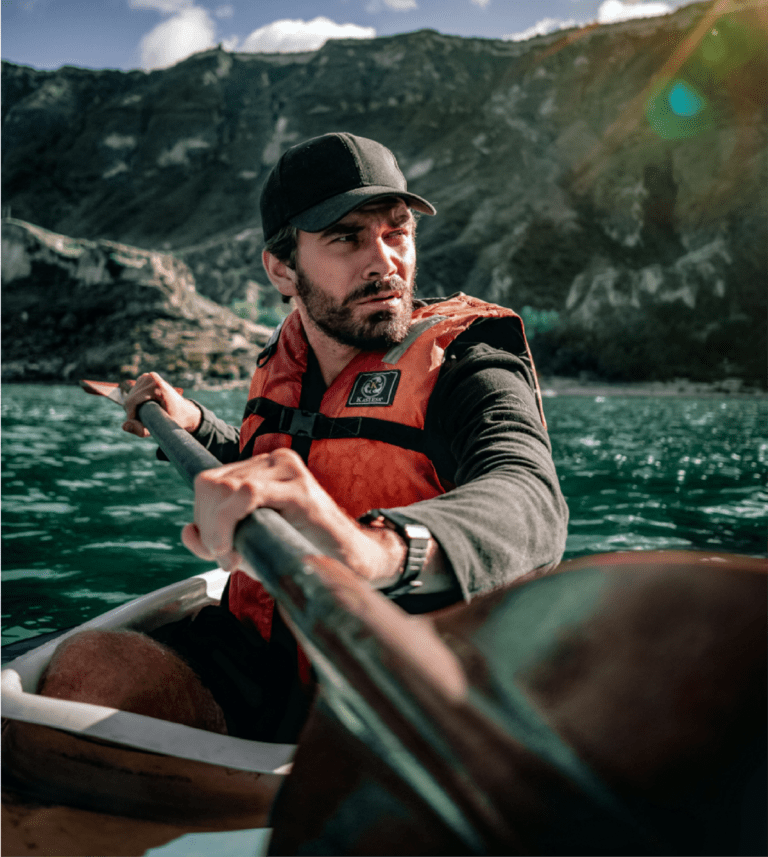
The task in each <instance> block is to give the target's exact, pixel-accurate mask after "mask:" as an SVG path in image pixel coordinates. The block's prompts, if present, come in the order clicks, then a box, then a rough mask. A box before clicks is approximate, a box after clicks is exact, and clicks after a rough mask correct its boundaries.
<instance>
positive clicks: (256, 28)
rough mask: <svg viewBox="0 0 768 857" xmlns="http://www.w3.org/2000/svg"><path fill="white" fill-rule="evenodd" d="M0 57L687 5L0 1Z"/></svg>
mask: <svg viewBox="0 0 768 857" xmlns="http://www.w3.org/2000/svg"><path fill="white" fill-rule="evenodd" d="M1 1H2V6H1V7H0V8H1V10H2V12H1V14H2V17H1V18H0V25H1V27H2V30H1V32H2V36H1V43H0V44H1V47H2V58H3V59H4V60H10V61H11V62H15V63H20V64H23V65H30V66H33V67H34V68H39V69H57V68H60V67H61V66H62V65H76V66H82V67H86V68H117V69H123V70H128V69H145V70H147V71H148V70H151V69H154V68H165V67H167V66H170V65H173V64H174V63H177V62H179V61H181V60H183V59H185V58H186V57H188V56H189V55H190V54H192V53H196V52H198V51H203V50H207V49H209V48H212V47H215V46H216V45H217V44H221V45H222V46H223V47H224V48H225V49H227V50H234V51H248V52H261V53H263V52H267V53H273V52H289V51H306V50H317V49H318V48H320V47H322V45H323V44H324V43H325V41H326V40H327V39H329V38H360V39H371V38H375V37H376V36H388V35H392V34H395V33H404V32H410V31H413V30H420V29H423V28H431V29H434V30H437V31H439V32H441V33H446V34H451V35H459V36H480V37H485V38H493V39H516V40H522V39H527V38H531V37H532V36H535V35H542V34H545V33H548V32H553V31H555V30H558V29H561V28H563V27H572V26H577V25H585V24H589V23H592V22H594V21H598V22H601V23H610V22H614V21H619V20H623V19H627V18H635V17H647V16H654V15H664V14H668V13H669V12H671V11H673V10H674V9H676V8H678V7H680V6H683V5H686V4H687V3H689V2H690V0H652V2H651V0H231V2H220V0H210V2H208V0H1Z"/></svg>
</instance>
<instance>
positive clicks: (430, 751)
mask: <svg viewBox="0 0 768 857" xmlns="http://www.w3.org/2000/svg"><path fill="white" fill-rule="evenodd" d="M138 412H139V419H140V420H141V422H142V423H143V424H144V426H145V427H146V428H147V429H148V430H149V432H150V434H151V435H152V437H153V438H154V439H155V440H156V441H157V442H158V444H159V445H160V448H161V449H162V450H163V452H164V453H165V454H166V455H167V456H168V459H169V461H171V463H172V464H173V465H174V466H175V467H176V469H177V470H178V471H179V473H180V474H181V475H182V477H183V478H184V479H185V481H186V482H187V483H188V484H189V485H193V483H194V480H195V477H196V476H197V475H198V474H199V473H201V472H202V471H203V470H208V469H211V468H213V467H219V466H221V462H219V461H218V459H217V458H216V457H215V456H214V455H212V454H211V453H210V452H209V451H208V450H206V449H205V448H204V447H203V446H202V445H201V444H200V443H198V441H196V440H195V439H194V438H193V437H192V436H191V435H190V434H189V433H188V432H186V431H185V430H184V429H182V428H181V427H180V426H179V425H177V424H176V423H175V422H174V421H173V420H172V419H171V418H170V417H169V416H168V414H167V413H166V412H165V411H164V410H163V409H162V408H161V407H160V406H159V405H158V404H157V403H156V402H152V401H149V402H145V403H144V404H143V405H141V406H140V408H139V409H138ZM234 543H235V548H236V549H237V550H238V551H239V553H240V554H241V555H242V556H243V557H244V558H245V559H246V560H247V562H248V564H249V565H250V566H251V567H252V568H253V569H254V571H255V572H256V575H257V576H258V579H259V580H260V581H261V582H262V583H263V584H264V586H265V588H266V589H267V591H268V592H269V594H270V595H271V596H272V597H273V598H275V600H276V601H277V602H278V603H279V604H280V607H281V608H282V610H283V612H284V615H285V616H286V618H287V620H288V622H289V624H290V626H291V627H292V628H293V630H294V631H295V632H296V633H297V635H298V636H299V639H300V641H301V643H302V646H303V647H304V648H305V650H306V651H307V652H308V653H309V654H310V656H311V658H312V660H313V662H314V665H315V668H316V670H317V672H318V674H319V676H320V679H321V682H322V684H323V686H324V688H325V698H326V700H327V701H328V702H329V703H330V705H331V707H332V708H333V709H334V710H335V711H336V713H337V716H340V718H341V720H342V722H344V723H345V724H346V726H347V728H349V729H351V731H352V732H353V733H354V734H356V735H357V736H358V738H360V739H361V740H363V742H364V743H365V744H366V745H367V746H368V747H369V748H370V749H371V750H373V752H374V753H376V754H377V755H378V756H379V757H380V758H381V759H382V760H383V761H384V762H385V764H386V765H387V766H388V767H390V768H392V769H393V770H394V771H396V772H397V773H398V774H399V775H400V776H401V777H402V778H403V779H404V780H405V782H407V783H409V784H410V785H411V787H412V788H414V789H415V791H416V793H417V794H420V795H421V797H422V798H423V799H424V800H425V801H426V803H427V804H428V805H429V806H430V807H431V808H432V810H433V811H434V812H436V814H437V815H438V817H440V818H441V819H442V823H443V824H445V825H446V826H447V827H448V829H450V830H452V831H453V834H454V835H455V836H456V837H457V838H458V840H459V841H460V842H462V843H463V844H464V847H465V848H466V849H467V853H476V852H478V851H482V850H483V836H482V834H480V833H479V832H478V828H477V827H476V825H478V824H479V826H480V829H482V828H484V827H485V828H488V827H490V828H494V827H496V826H498V824H499V823H502V822H501V821H500V820H499V819H497V818H496V815H495V813H494V812H493V811H492V810H491V811H490V813H489V803H488V799H487V796H486V795H485V794H484V791H483V789H481V788H477V787H476V785H475V784H472V786H471V787H467V784H468V783H472V777H471V776H470V775H469V772H468V771H467V769H466V766H465V764H464V763H463V761H462V760H461V759H460V758H459V757H458V756H457V755H456V754H455V753H454V752H452V748H451V746H450V743H449V742H447V741H446V736H445V735H443V734H441V730H440V729H439V728H438V729H436V728H435V722H434V720H435V715H436V714H437V713H438V712H437V711H429V710H428V709H429V708H432V707H433V706H434V705H437V707H438V710H442V709H443V708H445V706H446V705H447V704H448V702H449V700H457V699H458V698H460V697H463V695H464V693H465V684H464V683H465V677H464V673H463V671H462V670H461V668H460V667H459V665H458V662H457V661H456V660H455V658H454V656H453V654H452V653H451V652H450V651H449V650H448V649H447V648H446V647H445V645H444V644H443V643H442V642H441V641H440V640H439V639H438V638H437V636H436V635H435V634H434V632H432V631H431V630H429V629H428V628H427V627H426V626H424V625H414V624H413V622H412V621H411V620H409V619H408V618H406V617H405V616H404V614H403V612H402V610H400V608H398V607H396V606H395V605H394V604H392V603H391V602H390V601H388V599H386V598H384V597H383V596H382V595H380V594H379V593H377V592H375V591H373V590H371V589H370V587H369V586H368V585H367V584H366V583H364V582H363V581H361V580H360V579H359V578H357V577H356V576H355V575H354V574H353V573H352V572H351V571H349V569H346V568H345V567H344V566H342V565H340V564H339V563H338V562H336V561H334V560H331V559H329V558H327V557H324V556H322V555H320V554H319V551H318V550H317V548H316V547H315V546H314V545H313V544H312V543H311V542H310V541H309V540H308V539H306V538H305V537H304V536H303V535H301V534H300V533H299V532H298V531H297V530H295V529H294V528H293V527H292V526H291V525H290V524H289V523H288V522H287V521H285V520H284V519H283V518H282V517H281V516H280V515H279V514H278V513H277V512H275V511H274V510H273V509H257V510H256V511H255V512H253V513H252V514H251V515H250V517H248V518H246V519H245V520H244V521H242V522H241V523H240V524H239V525H238V527H237V529H236V531H235V539H234ZM392 655H394V656H395V661H394V662H393V660H392ZM398 661H399V663H400V666H399V667H397V666H396V663H397V662H398ZM401 670H405V674H409V675H411V682H409V681H408V680H405V681H404V680H403V679H404V676H405V674H404V675H403V676H401V675H399V672H400V671H401ZM414 671H415V673H416V674H417V675H420V679H419V681H420V683H421V684H422V685H423V686H427V685H428V686H430V687H432V688H433V690H434V691H436V692H437V693H436V695H435V696H434V698H432V699H430V700H429V701H428V702H427V708H426V710H425V709H424V708H423V707H422V706H423V705H424V700H419V701H417V700H416V698H414V694H413V689H412V677H413V674H414ZM409 684H410V685H411V686H410V687H409ZM353 712H354V713H353ZM415 736H418V738H416V746H417V747H418V746H420V747H421V748H422V749H421V750H416V751H415V750H414V749H413V739H414V737H415ZM446 765H447V766H448V771H449V772H450V774H452V775H455V776H457V777H458V780H459V781H460V782H461V783H462V786H461V787H460V788H459V789H458V791H457V790H456V788H455V786H454V787H453V788H446V784H445V782H444V779H445V773H446V771H445V766H446ZM489 816H490V817H489Z"/></svg>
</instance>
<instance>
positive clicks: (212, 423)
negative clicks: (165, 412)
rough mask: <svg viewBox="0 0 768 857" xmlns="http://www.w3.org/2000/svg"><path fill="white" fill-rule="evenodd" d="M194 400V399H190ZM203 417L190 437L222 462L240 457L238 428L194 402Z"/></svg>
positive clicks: (228, 462) (229, 461)
mask: <svg viewBox="0 0 768 857" xmlns="http://www.w3.org/2000/svg"><path fill="white" fill-rule="evenodd" d="M192 401H194V399H193V400H192ZM195 404H196V405H197V407H198V408H200V413H201V414H202V416H203V418H202V420H201V422H200V425H199V426H198V427H197V430H196V431H194V432H192V437H194V438H195V440H198V441H200V443H201V444H202V445H203V446H204V447H205V448H206V449H207V450H208V451H209V452H211V453H212V454H213V455H215V456H216V458H218V459H219V461H220V462H221V463H222V464H230V463H231V462H233V461H237V460H238V459H239V457H240V429H239V427H237V426H232V425H229V423H225V422H224V420H222V419H220V418H219V417H217V416H216V414H214V412H213V411H211V410H209V409H208V408H206V407H205V405H201V404H200V402H195Z"/></svg>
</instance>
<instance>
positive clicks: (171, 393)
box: [120, 372, 202, 437]
mask: <svg viewBox="0 0 768 857" xmlns="http://www.w3.org/2000/svg"><path fill="white" fill-rule="evenodd" d="M120 386H121V388H122V389H123V391H124V392H127V393H128V395H127V396H126V399H125V402H124V403H123V407H124V408H125V412H126V414H127V415H128V419H127V420H126V421H125V422H124V423H123V431H127V432H129V433H130V434H135V435H136V436H137V437H149V432H148V431H147V429H146V428H144V426H143V425H142V423H141V421H140V420H139V419H138V417H137V416H136V410H137V408H138V407H139V405H143V404H144V402H150V401H152V402H157V403H158V404H159V405H160V406H161V407H162V408H163V409H164V410H165V411H167V412H168V415H169V416H170V418H171V419H172V420H173V421H174V422H175V423H177V424H178V425H180V426H181V427H182V428H183V429H186V430H187V431H188V432H193V431H195V429H197V428H198V427H199V425H200V422H201V420H202V414H201V413H200V408H198V407H197V405H196V404H195V403H194V402H190V401H189V399H185V398H184V397H183V396H180V395H179V394H178V393H177V392H176V390H174V389H173V387H171V385H170V384H169V383H168V382H167V381H165V380H164V379H163V378H161V377H160V375H158V374H157V372H148V373H147V374H145V375H140V376H139V377H138V379H137V380H136V381H135V382H134V381H123V382H122V383H121V385H120Z"/></svg>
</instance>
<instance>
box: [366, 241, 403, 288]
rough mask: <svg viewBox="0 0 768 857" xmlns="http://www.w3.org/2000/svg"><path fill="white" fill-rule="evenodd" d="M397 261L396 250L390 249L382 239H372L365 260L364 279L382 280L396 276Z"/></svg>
mask: <svg viewBox="0 0 768 857" xmlns="http://www.w3.org/2000/svg"><path fill="white" fill-rule="evenodd" d="M398 259H399V257H398V254H397V248H395V247H391V246H390V245H389V244H387V242H386V241H385V240H384V239H383V238H375V239H373V240H372V241H371V242H370V247H369V248H368V256H367V258H366V260H365V272H364V277H365V279H367V280H383V279H386V278H387V277H391V276H393V275H394V274H397V273H398Z"/></svg>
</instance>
